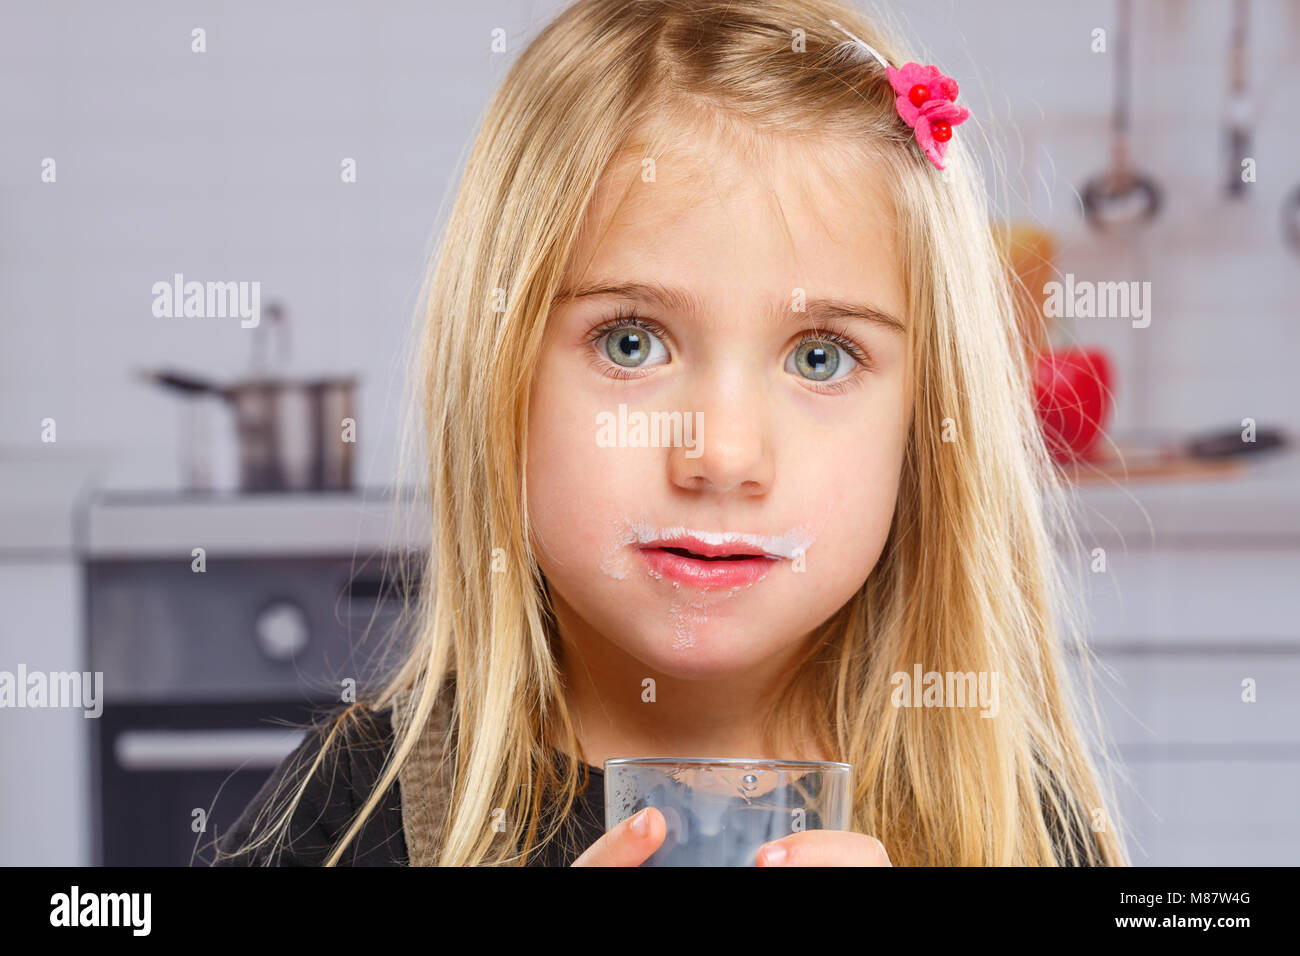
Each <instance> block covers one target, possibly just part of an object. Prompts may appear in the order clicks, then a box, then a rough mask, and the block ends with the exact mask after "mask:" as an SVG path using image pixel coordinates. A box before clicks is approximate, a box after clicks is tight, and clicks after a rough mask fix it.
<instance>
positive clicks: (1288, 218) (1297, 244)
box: [1282, 186, 1300, 256]
mask: <svg viewBox="0 0 1300 956" xmlns="http://www.w3.org/2000/svg"><path fill="white" fill-rule="evenodd" d="M1282 238H1283V240H1285V241H1286V244H1287V246H1288V248H1290V250H1291V251H1292V252H1294V253H1295V254H1296V255H1298V256H1300V186H1297V187H1296V188H1295V189H1293V190H1291V192H1290V193H1289V194H1288V195H1287V197H1286V199H1284V200H1283V201H1282Z"/></svg>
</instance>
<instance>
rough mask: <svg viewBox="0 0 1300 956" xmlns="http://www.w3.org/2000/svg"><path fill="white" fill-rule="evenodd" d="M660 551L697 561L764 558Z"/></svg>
mask: <svg viewBox="0 0 1300 956" xmlns="http://www.w3.org/2000/svg"><path fill="white" fill-rule="evenodd" d="M658 550H660V551H667V552H668V553H669V554H676V555H678V556H680V557H683V558H694V559H695V560H697V561H747V560H749V559H751V558H762V557H765V555H761V554H718V555H708V554H696V553H695V552H694V551H687V550H686V549H685V548H659V549H658Z"/></svg>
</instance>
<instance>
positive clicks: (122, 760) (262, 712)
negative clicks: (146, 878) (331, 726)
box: [96, 701, 312, 866]
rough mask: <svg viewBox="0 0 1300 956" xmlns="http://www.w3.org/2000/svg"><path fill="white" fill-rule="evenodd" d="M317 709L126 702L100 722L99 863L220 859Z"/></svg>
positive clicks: (265, 704) (286, 704)
mask: <svg viewBox="0 0 1300 956" xmlns="http://www.w3.org/2000/svg"><path fill="white" fill-rule="evenodd" d="M311 716H312V714H311V709H310V708H309V707H307V706H304V705H302V704H294V703H289V702H285V701H257V702H245V703H201V704H192V703H188V704H187V703H172V704H163V703H150V704H118V705H116V706H114V707H111V708H105V710H104V713H103V715H102V716H101V717H100V719H99V720H98V721H96V723H97V724H98V731H99V733H100V735H101V741H100V746H99V747H97V748H96V750H97V752H98V754H99V757H100V760H101V761H102V762H103V766H102V767H101V771H102V776H101V780H102V782H103V789H102V791H101V796H102V799H101V801H100V813H101V814H102V819H101V820H100V821H98V823H99V825H98V826H97V832H99V833H100V834H101V835H102V840H101V845H100V846H99V848H98V849H99V853H100V859H99V860H98V863H99V864H100V865H104V866H193V865H206V864H208V863H210V862H211V861H212V858H213V855H214V854H213V849H212V844H213V842H214V841H215V840H216V839H217V838H218V837H219V836H221V835H222V834H224V833H225V832H226V831H228V830H229V829H230V827H231V826H232V825H233V824H234V822H235V821H236V820H237V819H238V818H239V815H240V813H242V812H243V810H244V808H245V807H246V806H247V805H248V803H249V801H251V800H252V799H253V797H254V796H255V795H256V793H257V791H258V790H259V789H260V788H261V786H262V784H263V783H265V782H266V780H267V779H268V778H269V777H270V776H271V773H272V771H274V770H275V768H276V767H277V766H278V765H279V763H280V762H281V761H282V760H284V758H285V757H287V756H288V755H289V753H290V752H291V751H292V750H293V749H294V748H295V747H296V746H298V744H299V743H300V742H301V741H302V740H303V737H304V733H305V731H304V730H303V729H301V727H300V726H299V727H297V728H295V727H294V726H291V725H292V724H298V725H302V724H305V723H309V722H310V720H311Z"/></svg>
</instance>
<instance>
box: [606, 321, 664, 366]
mask: <svg viewBox="0 0 1300 956" xmlns="http://www.w3.org/2000/svg"><path fill="white" fill-rule="evenodd" d="M655 341H656V340H655V337H654V336H653V335H651V334H650V333H649V332H647V331H646V330H645V329H643V328H640V327H638V326H635V325H624V326H620V327H618V328H616V329H613V330H612V331H610V332H608V333H607V334H606V336H605V354H606V355H608V356H609V358H610V360H611V361H613V362H614V363H616V364H618V365H621V366H623V367H624V368H639V367H640V366H642V365H644V364H645V363H646V362H647V361H648V360H649V359H650V356H651V353H652V352H653V351H654V343H655Z"/></svg>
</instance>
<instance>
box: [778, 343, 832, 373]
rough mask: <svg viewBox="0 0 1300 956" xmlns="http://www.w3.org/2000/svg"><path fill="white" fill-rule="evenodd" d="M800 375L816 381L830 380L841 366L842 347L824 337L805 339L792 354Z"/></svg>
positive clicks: (794, 369) (789, 369)
mask: <svg viewBox="0 0 1300 956" xmlns="http://www.w3.org/2000/svg"><path fill="white" fill-rule="evenodd" d="M790 358H791V361H792V362H793V364H794V366H795V367H794V368H793V369H791V368H789V364H787V366H786V367H787V370H788V371H797V372H798V373H799V374H800V375H802V376H804V377H805V378H807V379H810V380H811V381H814V382H826V381H830V380H831V379H832V378H833V377H834V376H835V373H836V371H837V370H838V369H839V367H840V364H841V363H840V347H839V346H838V345H836V344H835V343H834V342H827V341H824V340H822V339H804V340H803V341H802V342H800V343H799V345H798V346H797V347H796V348H795V350H794V352H792V353H791V355H790Z"/></svg>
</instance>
